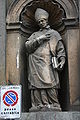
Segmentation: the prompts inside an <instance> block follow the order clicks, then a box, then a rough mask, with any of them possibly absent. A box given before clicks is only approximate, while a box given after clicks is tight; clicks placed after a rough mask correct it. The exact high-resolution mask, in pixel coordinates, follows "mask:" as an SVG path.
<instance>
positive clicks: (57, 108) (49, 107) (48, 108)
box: [41, 104, 61, 111]
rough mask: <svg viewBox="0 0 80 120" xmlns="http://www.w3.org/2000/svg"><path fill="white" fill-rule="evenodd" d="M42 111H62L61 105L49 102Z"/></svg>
mask: <svg viewBox="0 0 80 120" xmlns="http://www.w3.org/2000/svg"><path fill="white" fill-rule="evenodd" d="M41 111H61V107H60V105H59V104H55V105H53V104H47V105H44V107H43V108H42V109H41Z"/></svg>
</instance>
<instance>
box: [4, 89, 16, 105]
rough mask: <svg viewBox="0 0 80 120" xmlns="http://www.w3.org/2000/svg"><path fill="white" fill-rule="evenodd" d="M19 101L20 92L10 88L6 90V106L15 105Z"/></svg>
mask: <svg viewBox="0 0 80 120" xmlns="http://www.w3.org/2000/svg"><path fill="white" fill-rule="evenodd" d="M17 102H18V94H17V93H16V92H15V91H13V90H10V91H7V92H5V94H4V95H3V103H4V104H5V105H6V106H14V105H16V104H17Z"/></svg>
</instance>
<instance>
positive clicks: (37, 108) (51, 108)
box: [29, 103, 61, 112]
mask: <svg viewBox="0 0 80 120" xmlns="http://www.w3.org/2000/svg"><path fill="white" fill-rule="evenodd" d="M40 111H41V112H43V111H44V112H46V111H61V107H60V105H59V104H57V103H55V104H54V105H53V104H47V105H38V106H34V107H31V108H30V109H29V112H40Z"/></svg>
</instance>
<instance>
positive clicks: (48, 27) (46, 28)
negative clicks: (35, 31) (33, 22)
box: [40, 25, 50, 31]
mask: <svg viewBox="0 0 80 120" xmlns="http://www.w3.org/2000/svg"><path fill="white" fill-rule="evenodd" d="M48 29H50V25H47V26H46V27H45V28H44V29H40V31H43V30H48Z"/></svg>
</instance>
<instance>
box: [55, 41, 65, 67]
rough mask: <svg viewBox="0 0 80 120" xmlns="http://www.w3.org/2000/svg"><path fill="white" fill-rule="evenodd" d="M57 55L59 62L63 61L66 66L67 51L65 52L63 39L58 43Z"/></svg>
mask: <svg viewBox="0 0 80 120" xmlns="http://www.w3.org/2000/svg"><path fill="white" fill-rule="evenodd" d="M56 55H57V58H58V61H59V63H60V62H62V63H63V66H64V64H65V60H66V53H65V48H64V45H63V42H62V41H61V40H60V41H58V43H57V48H56Z"/></svg>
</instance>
